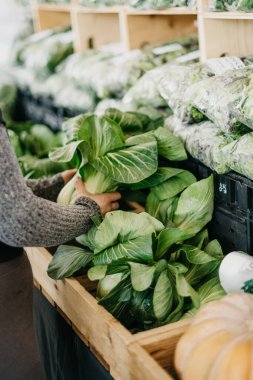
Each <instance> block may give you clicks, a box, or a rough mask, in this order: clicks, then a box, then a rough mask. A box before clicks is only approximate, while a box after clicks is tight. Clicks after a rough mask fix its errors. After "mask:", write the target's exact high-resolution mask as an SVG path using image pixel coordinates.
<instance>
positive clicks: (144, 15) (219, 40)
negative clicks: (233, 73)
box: [33, 0, 253, 61]
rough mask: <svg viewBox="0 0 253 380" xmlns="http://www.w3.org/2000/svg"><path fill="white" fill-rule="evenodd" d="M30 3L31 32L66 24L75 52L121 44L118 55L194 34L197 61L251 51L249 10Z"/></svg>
mask: <svg viewBox="0 0 253 380" xmlns="http://www.w3.org/2000/svg"><path fill="white" fill-rule="evenodd" d="M36 1H38V0H33V2H35V4H34V9H35V11H34V15H35V21H36V22H35V25H36V30H38V31H40V30H44V29H48V28H54V27H60V26H67V25H71V26H72V28H73V31H74V38H75V40H74V44H75V51H76V52H82V51H84V50H86V49H88V48H89V47H91V46H92V47H95V48H97V47H100V46H102V45H104V44H108V43H114V42H117V43H121V44H122V46H123V49H124V51H129V50H131V49H136V48H141V47H142V46H144V45H145V44H159V43H165V42H167V41H170V40H174V39H178V38H181V37H184V36H186V35H189V34H192V33H198V35H199V41H200V54H201V60H202V61H204V60H206V59H207V58H213V57H219V56H220V55H222V54H227V55H238V56H241V55H247V54H252V53H253V38H252V36H253V12H252V13H246V12H210V11H208V0H197V1H198V10H193V9H189V8H185V7H175V8H167V9H162V10H152V9H151V10H139V9H135V8H132V7H130V6H129V5H121V6H120V5H119V6H110V7H109V6H108V7H105V6H97V7H85V6H82V5H80V4H78V1H79V0H72V1H71V4H70V5H61V4H59V5H56V4H40V3H38V2H37V3H36Z"/></svg>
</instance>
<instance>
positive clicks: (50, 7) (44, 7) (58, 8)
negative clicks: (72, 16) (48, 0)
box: [37, 4, 71, 13]
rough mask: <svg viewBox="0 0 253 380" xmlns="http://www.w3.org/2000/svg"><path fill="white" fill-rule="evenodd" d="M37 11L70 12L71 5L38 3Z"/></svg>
mask: <svg viewBox="0 0 253 380" xmlns="http://www.w3.org/2000/svg"><path fill="white" fill-rule="evenodd" d="M37 9H38V10H39V11H47V12H69V13H70V12H71V5H69V4H38V6H37Z"/></svg>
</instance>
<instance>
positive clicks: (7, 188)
mask: <svg viewBox="0 0 253 380" xmlns="http://www.w3.org/2000/svg"><path fill="white" fill-rule="evenodd" d="M99 212H100V210H99V206H98V205H97V204H96V203H95V202H94V201H92V200H90V199H88V198H85V197H80V198H79V199H78V200H77V202H76V205H73V206H64V205H59V204H57V203H53V202H51V201H48V200H45V199H42V198H39V197H37V196H36V195H34V194H33V192H32V190H31V189H30V188H29V187H27V185H26V183H25V180H24V178H23V177H22V174H21V172H20V169H19V166H18V162H17V159H16V157H15V155H14V153H13V151H12V148H11V145H10V142H9V138H8V135H7V131H6V129H5V127H4V126H1V125H0V241H2V242H4V243H6V244H8V245H12V246H17V247H23V246H44V247H49V246H55V245H59V244H62V243H65V242H67V241H69V240H71V239H74V238H75V237H77V236H79V235H81V234H83V233H85V232H86V231H87V230H88V229H89V228H90V226H91V217H92V216H94V215H96V214H98V213H99Z"/></svg>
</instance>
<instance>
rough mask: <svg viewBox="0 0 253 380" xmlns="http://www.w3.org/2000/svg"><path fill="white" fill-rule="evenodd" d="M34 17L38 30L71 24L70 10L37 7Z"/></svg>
mask: <svg viewBox="0 0 253 380" xmlns="http://www.w3.org/2000/svg"><path fill="white" fill-rule="evenodd" d="M35 17H36V30H37V31H38V32H39V31H42V30H46V29H52V28H58V27H64V26H69V25H71V15H70V10H68V11H67V10H48V9H40V8H39V7H38V8H37V9H36V10H35Z"/></svg>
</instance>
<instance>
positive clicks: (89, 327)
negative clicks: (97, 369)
mask: <svg viewBox="0 0 253 380" xmlns="http://www.w3.org/2000/svg"><path fill="white" fill-rule="evenodd" d="M26 252H27V255H28V258H29V261H30V263H31V267H32V271H33V276H34V278H35V279H36V281H37V282H39V283H40V284H41V288H42V289H43V291H44V292H46V294H49V295H50V297H51V298H52V299H53V301H54V302H55V303H56V304H57V306H58V307H59V308H60V310H61V311H62V312H63V313H64V315H66V317H67V318H68V319H69V320H70V321H71V323H72V324H73V325H74V326H76V327H77V329H78V331H79V332H80V334H81V335H82V336H84V337H85V339H86V341H87V343H88V344H89V346H90V347H92V349H93V350H94V351H96V353H97V354H98V357H99V359H100V360H101V361H104V362H105V363H107V364H108V367H109V368H110V371H112V375H113V376H114V377H115V379H122V380H123V379H124V380H130V373H129V372H128V371H127V368H128V367H126V363H128V361H129V359H128V355H129V352H128V349H127V346H128V345H129V344H130V343H131V342H132V341H133V340H134V338H133V336H132V334H131V333H130V332H128V331H127V330H126V329H125V328H124V327H123V326H122V325H121V324H120V323H119V322H118V321H117V320H116V319H115V318H114V317H113V316H112V315H111V314H109V313H108V312H107V311H106V310H105V309H104V308H102V307H101V306H99V305H98V303H97V301H96V300H95V298H94V297H93V296H92V295H90V294H89V293H88V292H87V290H86V289H84V288H83V286H82V285H81V284H80V283H79V282H78V281H77V280H76V279H73V278H71V279H66V280H63V281H55V280H53V279H51V278H49V277H48V276H47V274H46V271H47V267H48V263H49V262H50V260H51V257H52V256H51V254H50V253H49V252H48V251H47V250H46V249H45V248H26ZM119 358H120V360H119Z"/></svg>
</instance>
